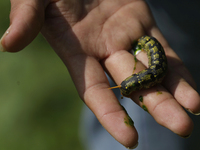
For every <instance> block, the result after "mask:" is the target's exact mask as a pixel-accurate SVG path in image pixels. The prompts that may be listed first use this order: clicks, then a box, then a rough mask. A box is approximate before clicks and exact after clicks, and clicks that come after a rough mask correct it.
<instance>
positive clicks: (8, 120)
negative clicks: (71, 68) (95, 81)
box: [0, 0, 83, 150]
mask: <svg viewBox="0 0 200 150" xmlns="http://www.w3.org/2000/svg"><path fill="white" fill-rule="evenodd" d="M0 10H1V13H0V35H1V36H2V35H3V34H4V32H5V31H6V29H7V28H8V26H9V12H10V1H9V0H2V1H0ZM0 62H1V63H0V150H66V149H73V150H83V146H82V145H81V142H80V139H79V123H80V121H79V120H80V114H81V107H82V105H83V102H82V101H81V100H80V99H79V96H78V94H77V92H76V89H75V87H74V85H73V83H72V80H71V78H70V76H69V73H68V71H67V69H66V67H65V66H64V64H63V63H62V61H61V60H60V59H59V57H58V56H57V55H56V54H55V52H54V51H53V50H52V48H51V47H50V46H49V45H48V43H47V42H46V41H45V39H44V38H43V37H42V36H41V35H39V36H38V37H37V38H36V39H35V40H34V41H33V42H32V43H31V44H30V45H29V46H27V47H26V48H25V49H24V50H23V51H21V52H18V53H7V52H5V53H0Z"/></svg>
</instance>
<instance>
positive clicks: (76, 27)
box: [1, 0, 200, 147]
mask: <svg viewBox="0 0 200 150" xmlns="http://www.w3.org/2000/svg"><path fill="white" fill-rule="evenodd" d="M10 20H11V27H10V28H9V29H8V32H7V33H6V34H5V35H4V37H3V38H2V40H1V43H2V46H3V47H4V49H5V50H6V51H10V52H16V51H19V50H21V49H23V48H24V47H25V46H27V45H28V44H29V43H30V42H31V41H32V40H33V39H34V38H35V37H36V36H37V34H38V33H39V32H40V31H41V32H42V34H43V35H44V37H45V38H46V39H47V40H48V42H49V43H50V45H51V46H52V47H53V48H54V50H55V51H56V53H57V54H58V55H59V56H60V58H61V59H62V60H63V62H64V63H65V65H66V66H67V68H68V70H69V72H70V74H71V77H72V79H73V81H74V84H75V85H76V88H77V90H78V93H79V95H80V97H81V98H82V99H83V101H84V102H85V103H86V105H87V106H88V107H89V108H90V109H91V110H92V111H93V112H94V114H95V115H96V117H97V118H98V120H99V121H100V123H101V124H102V125H103V126H104V127H105V129H106V130H107V131H108V132H109V133H110V134H111V135H112V136H113V137H114V138H115V139H116V140H118V141H119V142H120V143H122V144H123V145H124V146H126V147H133V146H134V145H136V144H137V140H138V135H137V131H136V129H135V128H134V126H131V125H127V124H126V123H125V122H126V121H127V119H128V120H129V118H128V115H127V113H126V112H125V110H124V109H123V107H122V106H121V105H120V104H119V102H118V100H117V98H116V97H115V95H114V94H113V92H112V91H111V90H109V89H108V87H109V83H108V81H107V78H106V76H105V74H104V70H106V71H107V72H108V73H109V74H110V75H111V76H112V78H113V79H114V80H115V82H116V83H117V84H120V83H121V81H122V80H124V79H125V78H126V77H127V76H130V75H131V74H132V71H133V68H134V63H135V62H134V59H133V56H132V55H131V54H130V53H129V52H128V51H127V50H129V49H130V47H131V43H132V42H133V41H135V40H136V39H138V38H139V37H141V36H142V35H145V34H148V35H151V36H154V37H156V38H157V39H158V40H159V41H160V42H161V44H162V45H163V47H164V49H165V52H166V55H167V57H168V65H169V71H168V74H167V76H166V78H165V80H164V81H163V83H162V85H157V86H155V87H152V88H150V89H146V90H141V91H137V92H134V93H133V94H132V95H131V98H132V99H133V100H134V101H135V102H136V103H137V104H138V105H140V106H141V105H143V104H144V105H145V106H146V107H147V108H148V112H149V113H150V114H151V115H152V116H153V117H154V118H155V120H156V121H157V122H158V123H159V124H161V125H163V126H165V127H166V128H169V129H170V130H172V131H173V132H175V133H176V134H178V135H180V136H188V135H190V133H191V132H192V128H193V123H192V120H191V119H190V118H189V117H188V115H187V114H186V112H185V111H184V109H183V108H182V106H183V107H184V108H186V109H189V110H190V111H192V112H194V113H199V112H200V100H199V95H198V93H197V92H196V91H195V90H194V89H193V88H192V87H195V83H194V81H193V79H192V78H191V76H190V74H189V72H188V71H187V69H186V68H185V67H184V66H183V64H182V62H181V60H180V59H179V57H178V56H177V55H176V54H175V53H174V51H173V50H172V49H171V48H170V47H169V45H168V43H167V42H166V40H165V39H164V37H163V36H162V34H161V33H160V31H159V30H158V28H157V27H156V25H155V23H154V20H153V18H152V16H151V13H150V11H149V9H148V7H147V5H146V3H145V2H144V1H141V0H115V1H114V0H113V1H112V0H102V1H97V0H93V1H91V0H86V1H84V2H79V1H78V0H29V1H27V0H11V14H10ZM145 56H146V54H142V53H140V54H138V56H137V58H138V59H139V60H140V61H141V63H139V62H138V64H137V68H136V71H135V72H138V71H140V70H143V69H144V68H145V65H146V66H147V58H146V57H145ZM157 90H158V91H161V92H162V94H159V95H158V94H157ZM140 95H143V99H144V101H143V103H141V102H140V101H139V99H138V97H139V96H140ZM129 121H130V120H129ZM130 124H131V121H130Z"/></svg>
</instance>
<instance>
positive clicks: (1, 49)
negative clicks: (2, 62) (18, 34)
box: [0, 26, 11, 52]
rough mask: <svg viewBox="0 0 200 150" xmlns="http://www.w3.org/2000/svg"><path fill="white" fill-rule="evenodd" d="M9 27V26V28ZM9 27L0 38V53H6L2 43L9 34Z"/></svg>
mask: <svg viewBox="0 0 200 150" xmlns="http://www.w3.org/2000/svg"><path fill="white" fill-rule="evenodd" d="M10 27H11V26H10ZM10 27H9V28H8V29H7V30H6V32H5V33H4V35H3V36H2V37H1V39H0V51H1V52H6V50H5V48H4V47H3V44H2V41H3V39H4V37H5V36H7V35H8V34H9V32H10Z"/></svg>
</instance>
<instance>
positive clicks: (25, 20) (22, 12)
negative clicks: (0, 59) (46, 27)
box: [0, 0, 46, 52]
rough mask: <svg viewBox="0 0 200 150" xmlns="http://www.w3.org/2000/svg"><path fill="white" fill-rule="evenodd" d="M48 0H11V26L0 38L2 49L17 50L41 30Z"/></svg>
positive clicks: (0, 48) (29, 41)
mask: <svg viewBox="0 0 200 150" xmlns="http://www.w3.org/2000/svg"><path fill="white" fill-rule="evenodd" d="M45 2H46V0H11V13H10V27H9V28H8V29H7V31H6V32H5V34H4V35H3V36H2V38H1V40H0V50H1V51H9V52H17V51H20V50H22V49H23V48H24V47H26V46H27V45H28V44H29V43H31V42H32V41H33V39H34V38H35V37H36V36H37V35H38V33H39V32H40V30H41V28H42V25H43V22H44V10H45Z"/></svg>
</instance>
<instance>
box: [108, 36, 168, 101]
mask: <svg viewBox="0 0 200 150" xmlns="http://www.w3.org/2000/svg"><path fill="white" fill-rule="evenodd" d="M135 50H136V51H138V50H144V51H146V52H147V56H148V60H149V62H148V66H149V68H147V69H145V70H143V71H140V72H139V73H136V74H132V75H131V76H129V77H128V78H126V79H125V80H124V81H122V83H121V85H119V86H116V87H111V88H110V89H113V88H120V91H121V94H122V95H123V96H127V97H128V96H129V95H130V94H131V93H132V92H133V91H137V90H140V89H142V88H150V87H152V86H154V85H155V84H157V83H161V82H162V80H163V78H164V76H165V75H166V72H167V58H166V55H165V52H164V49H163V47H162V45H161V44H160V43H159V42H158V41H157V39H156V38H154V37H151V36H142V37H141V38H140V39H139V40H138V43H137V44H136V47H135Z"/></svg>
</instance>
